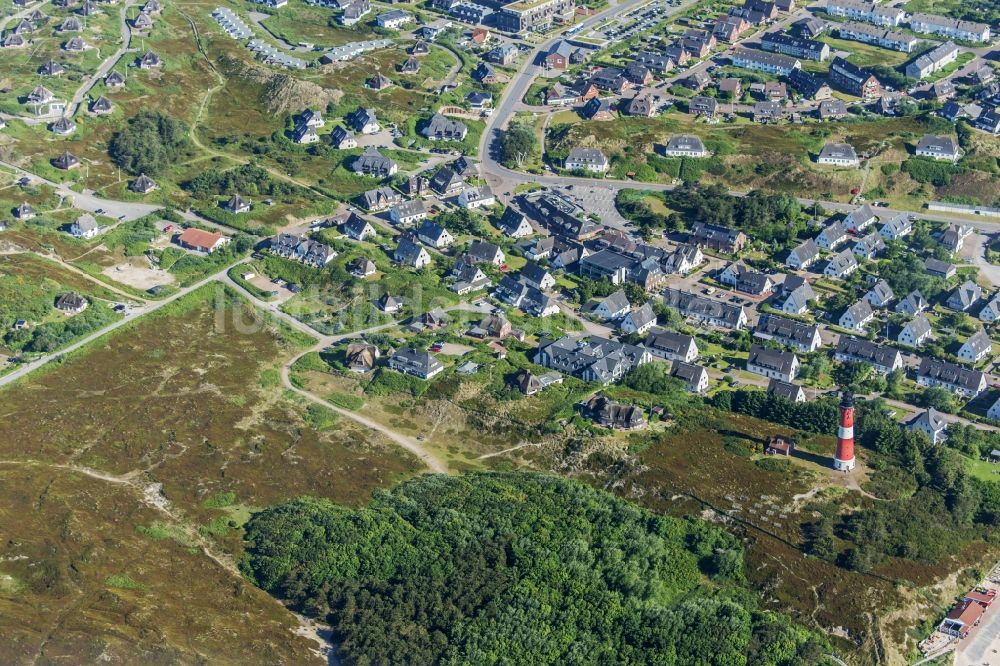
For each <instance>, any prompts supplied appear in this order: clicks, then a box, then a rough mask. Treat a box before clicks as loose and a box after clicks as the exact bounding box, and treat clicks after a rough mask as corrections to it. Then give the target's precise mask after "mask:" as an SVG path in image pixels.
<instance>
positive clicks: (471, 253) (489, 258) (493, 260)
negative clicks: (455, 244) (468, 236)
mask: <svg viewBox="0 0 1000 666" xmlns="http://www.w3.org/2000/svg"><path fill="white" fill-rule="evenodd" d="M465 254H466V255H467V256H468V257H469V258H470V259H472V261H473V262H474V263H477V264H484V263H485V264H493V265H494V266H502V265H503V263H504V262H505V261H506V260H507V257H506V256H505V255H504V253H503V250H501V249H500V246H499V245H494V244H493V243H488V242H486V241H481V240H474V241H472V243H471V244H470V245H469V247H468V248H467V249H466V251H465Z"/></svg>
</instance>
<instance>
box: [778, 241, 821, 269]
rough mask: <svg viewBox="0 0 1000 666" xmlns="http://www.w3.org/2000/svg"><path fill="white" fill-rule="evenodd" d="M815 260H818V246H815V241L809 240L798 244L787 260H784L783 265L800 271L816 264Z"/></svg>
mask: <svg viewBox="0 0 1000 666" xmlns="http://www.w3.org/2000/svg"><path fill="white" fill-rule="evenodd" d="M817 259H819V246H818V245H816V241H814V240H813V239H811V238H810V239H809V240H807V241H804V242H802V243H799V244H798V245H797V246H796V247H795V248H794V249H793V250H792V251H791V253H789V255H788V258H787V259H785V265H786V266H788V267H789V268H794V269H795V270H802V269H805V268H808V267H809V266H811V265H812V264H814V263H816V260H817Z"/></svg>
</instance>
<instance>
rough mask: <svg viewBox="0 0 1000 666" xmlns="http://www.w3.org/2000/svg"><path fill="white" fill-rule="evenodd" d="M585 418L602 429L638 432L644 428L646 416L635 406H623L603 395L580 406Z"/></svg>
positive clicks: (594, 397) (592, 397) (596, 396)
mask: <svg viewBox="0 0 1000 666" xmlns="http://www.w3.org/2000/svg"><path fill="white" fill-rule="evenodd" d="M580 410H581V411H582V412H583V413H584V415H585V416H587V417H588V418H590V419H591V420H592V421H594V423H596V424H597V425H599V426H601V427H603V428H612V429H614V430H638V429H639V428H645V427H646V416H645V415H644V414H643V413H642V409H641V408H639V407H636V406H635V405H623V404H621V403H618V402H615V401H614V400H611V399H610V398H608V397H606V396H603V395H594V396H591V397H590V398H588V399H587V400H585V401H584V402H583V403H582V404H581V405H580Z"/></svg>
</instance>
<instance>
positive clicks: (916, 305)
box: [896, 289, 928, 316]
mask: <svg viewBox="0 0 1000 666" xmlns="http://www.w3.org/2000/svg"><path fill="white" fill-rule="evenodd" d="M927 307H928V306H927V301H926V300H925V299H924V297H923V296H922V295H921V294H920V292H919V291H917V290H916V289H914V290H913V291H911V292H910V293H909V294H907V295H906V298H904V299H903V300H901V301H900V302H899V303H897V304H896V312H898V313H900V314H905V315H910V316H913V315H916V314H919V313H921V312H923V311H924V310H926V309H927Z"/></svg>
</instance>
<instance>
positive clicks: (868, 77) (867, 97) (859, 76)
mask: <svg viewBox="0 0 1000 666" xmlns="http://www.w3.org/2000/svg"><path fill="white" fill-rule="evenodd" d="M830 81H831V82H832V83H833V85H835V86H836V87H838V88H840V89H841V90H843V91H844V92H847V93H850V94H852V95H854V96H855V97H860V98H861V99H862V101H864V102H865V103H870V102H874V101H875V100H877V99H878V98H879V96H880V95H881V94H882V84H881V83H879V80H878V79H877V78H875V76H874V75H873V74H871V73H869V72H867V71H865V70H863V69H861V68H860V67H858V66H857V65H855V64H854V63H851V62H848V61H847V60H845V59H843V58H840V57H837V58H834V59H833V61H832V62H831V63H830Z"/></svg>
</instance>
